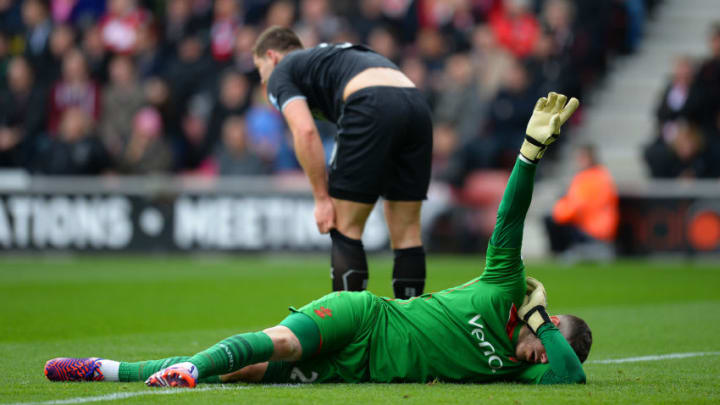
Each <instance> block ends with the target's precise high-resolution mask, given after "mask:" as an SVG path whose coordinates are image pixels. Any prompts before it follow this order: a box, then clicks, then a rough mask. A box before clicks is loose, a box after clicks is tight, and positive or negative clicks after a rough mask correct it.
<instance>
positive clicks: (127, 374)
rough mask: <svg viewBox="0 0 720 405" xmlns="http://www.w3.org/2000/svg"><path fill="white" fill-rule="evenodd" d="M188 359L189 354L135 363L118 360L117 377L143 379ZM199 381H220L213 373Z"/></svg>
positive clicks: (126, 379) (130, 379) (210, 382)
mask: <svg viewBox="0 0 720 405" xmlns="http://www.w3.org/2000/svg"><path fill="white" fill-rule="evenodd" d="M188 360H190V356H177V357H168V358H166V359H160V360H148V361H138V362H135V363H126V362H120V370H119V371H118V379H119V380H120V381H123V382H135V381H145V380H147V379H148V377H150V376H151V375H152V374H153V373H155V372H158V371H160V370H162V369H164V368H166V367H170V366H172V365H173V364H177V363H182V362H184V361H188ZM199 382H201V383H206V384H219V383H220V382H221V381H220V376H219V375H213V376H209V377H205V378H201V379H200V380H199Z"/></svg>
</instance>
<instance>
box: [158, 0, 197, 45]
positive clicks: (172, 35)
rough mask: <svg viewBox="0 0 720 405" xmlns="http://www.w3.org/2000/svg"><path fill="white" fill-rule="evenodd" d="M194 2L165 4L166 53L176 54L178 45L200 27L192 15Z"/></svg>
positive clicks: (170, 2)
mask: <svg viewBox="0 0 720 405" xmlns="http://www.w3.org/2000/svg"><path fill="white" fill-rule="evenodd" d="M192 11H193V10H192V0H168V1H166V2H165V20H164V24H163V28H162V34H163V35H162V37H163V39H164V44H163V46H164V48H165V51H164V53H165V54H166V55H172V54H174V53H175V49H176V48H177V45H178V43H179V42H180V41H181V40H182V39H183V38H185V37H186V36H187V35H189V34H191V33H193V32H196V31H197V29H198V27H196V26H197V22H196V20H195V19H194V18H193V13H192Z"/></svg>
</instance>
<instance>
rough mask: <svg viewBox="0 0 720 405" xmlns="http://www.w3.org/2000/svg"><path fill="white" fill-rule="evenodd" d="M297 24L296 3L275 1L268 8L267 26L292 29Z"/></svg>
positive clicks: (284, 0) (290, 0)
mask: <svg viewBox="0 0 720 405" xmlns="http://www.w3.org/2000/svg"><path fill="white" fill-rule="evenodd" d="M294 23H295V3H294V2H293V1H292V0H279V1H274V2H273V3H272V4H270V8H268V12H267V16H266V17H265V26H267V27H272V26H274V25H277V26H280V27H286V28H292V26H293V24H294Z"/></svg>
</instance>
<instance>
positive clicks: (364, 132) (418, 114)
mask: <svg viewBox="0 0 720 405" xmlns="http://www.w3.org/2000/svg"><path fill="white" fill-rule="evenodd" d="M254 61H255V65H256V66H257V68H258V70H259V71H260V78H261V79H262V82H263V83H266V84H267V93H268V99H269V100H270V102H271V103H272V104H273V105H274V106H275V108H277V109H278V110H280V111H281V112H282V114H283V116H284V117H285V119H286V120H287V123H288V126H289V127H290V131H291V132H292V134H293V139H294V144H295V153H296V155H297V157H298V160H299V161H300V164H301V165H302V167H303V170H304V171H305V174H306V175H307V177H308V179H309V180H310V185H311V187H312V193H313V196H314V198H315V221H316V222H317V226H318V229H319V230H320V232H321V233H328V232H329V233H330V238H331V239H332V255H331V266H332V270H331V273H330V274H331V277H332V288H333V291H338V290H349V291H362V290H364V289H365V288H366V286H367V280H368V266H367V260H366V257H365V250H364V249H363V245H362V242H361V237H362V234H363V229H364V228H365V221H366V220H367V218H368V216H369V215H370V212H371V211H372V209H373V206H374V205H375V202H376V201H377V199H378V197H379V196H382V197H384V199H385V206H384V209H385V219H386V221H387V225H388V229H389V231H390V243H391V246H392V248H393V251H394V253H395V261H394V265H393V290H394V293H395V297H396V298H409V297H413V296H417V295H420V294H422V293H423V289H424V287H425V251H424V249H423V245H422V241H421V239H420V207H421V204H422V200H424V199H425V198H426V194H427V190H428V184H429V182H430V161H431V154H432V121H431V118H430V110H429V107H428V106H427V103H426V102H425V99H424V98H423V96H422V94H421V93H420V91H419V90H418V89H416V88H415V85H414V84H413V83H412V82H411V81H410V79H408V78H407V76H405V75H404V74H403V73H402V72H401V71H400V70H399V69H398V67H397V66H395V64H394V63H392V62H390V61H389V60H388V59H386V58H384V57H383V56H381V55H379V54H377V53H375V52H373V51H372V50H370V49H368V48H366V47H364V46H358V45H351V44H349V43H346V44H338V45H328V44H321V45H319V46H316V47H314V48H310V49H305V50H303V48H302V44H301V43H300V40H299V39H298V37H297V35H295V33H294V32H293V31H291V30H289V29H287V28H280V27H272V28H269V29H267V30H266V31H265V32H263V33H262V35H260V37H259V38H258V40H257V42H256V44H255V48H254ZM313 117H316V118H320V119H325V120H328V121H332V122H334V123H336V124H337V127H338V133H337V136H336V145H335V150H334V151H333V157H332V160H331V162H330V173H329V176H328V174H327V173H326V171H325V155H324V151H323V148H322V143H321V141H320V136H319V135H318V130H317V128H316V126H315V122H314V121H313Z"/></svg>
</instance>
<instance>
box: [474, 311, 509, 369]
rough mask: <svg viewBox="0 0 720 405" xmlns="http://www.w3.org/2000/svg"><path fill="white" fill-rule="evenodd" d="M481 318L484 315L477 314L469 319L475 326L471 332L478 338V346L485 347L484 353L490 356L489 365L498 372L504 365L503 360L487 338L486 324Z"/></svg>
mask: <svg viewBox="0 0 720 405" xmlns="http://www.w3.org/2000/svg"><path fill="white" fill-rule="evenodd" d="M481 319H482V315H480V314H477V315H475V316H474V317H473V318H472V319H471V320H469V321H468V323H469V324H470V325H472V326H474V327H475V329H473V330H472V331H471V332H470V334H471V335H472V336H474V337H475V338H476V339H477V340H478V346H479V347H480V348H481V349H483V354H484V355H485V356H490V357H488V367H490V370H492V372H493V373H496V372H497V370H499V369H501V368H502V367H503V361H502V359H501V358H500V356H498V355H497V354H495V347H494V346H493V345H492V343H490V342H488V341H486V340H485V326H484V325H483V324H482V323H480V321H481Z"/></svg>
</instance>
